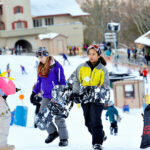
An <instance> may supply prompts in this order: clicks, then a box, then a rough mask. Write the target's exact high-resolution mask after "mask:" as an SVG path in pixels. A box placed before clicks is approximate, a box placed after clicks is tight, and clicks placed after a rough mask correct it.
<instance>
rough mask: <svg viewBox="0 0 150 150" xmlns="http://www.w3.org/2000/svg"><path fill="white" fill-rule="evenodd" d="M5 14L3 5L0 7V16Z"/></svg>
mask: <svg viewBox="0 0 150 150" xmlns="http://www.w3.org/2000/svg"><path fill="white" fill-rule="evenodd" d="M2 14H3V7H2V5H0V15H2Z"/></svg>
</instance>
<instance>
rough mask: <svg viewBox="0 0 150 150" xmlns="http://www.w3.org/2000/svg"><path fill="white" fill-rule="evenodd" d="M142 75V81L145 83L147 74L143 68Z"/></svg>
mask: <svg viewBox="0 0 150 150" xmlns="http://www.w3.org/2000/svg"><path fill="white" fill-rule="evenodd" d="M142 74H143V79H144V80H145V81H146V82H147V74H148V71H147V69H146V68H144V69H143V70H142Z"/></svg>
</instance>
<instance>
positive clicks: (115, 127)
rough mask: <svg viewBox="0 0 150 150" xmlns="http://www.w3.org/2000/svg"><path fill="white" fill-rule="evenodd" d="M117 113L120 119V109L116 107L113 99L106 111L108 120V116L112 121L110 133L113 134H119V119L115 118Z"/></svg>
mask: <svg viewBox="0 0 150 150" xmlns="http://www.w3.org/2000/svg"><path fill="white" fill-rule="evenodd" d="M115 115H116V116H117V120H119V118H120V117H119V114H118V110H117V109H116V108H115V107H114V103H113V102H112V101H109V102H108V108H107V112H106V120H108V119H107V117H109V121H110V134H111V135H113V134H114V135H117V133H118V125H117V120H115Z"/></svg>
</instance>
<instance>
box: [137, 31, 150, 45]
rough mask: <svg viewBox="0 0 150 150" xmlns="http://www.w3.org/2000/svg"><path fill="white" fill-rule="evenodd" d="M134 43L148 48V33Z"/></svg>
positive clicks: (149, 37) (149, 32)
mask: <svg viewBox="0 0 150 150" xmlns="http://www.w3.org/2000/svg"><path fill="white" fill-rule="evenodd" d="M134 42H135V43H137V44H142V45H147V46H150V31H148V32H146V33H145V34H143V35H142V36H140V37H139V38H137V39H136V40H135V41H134Z"/></svg>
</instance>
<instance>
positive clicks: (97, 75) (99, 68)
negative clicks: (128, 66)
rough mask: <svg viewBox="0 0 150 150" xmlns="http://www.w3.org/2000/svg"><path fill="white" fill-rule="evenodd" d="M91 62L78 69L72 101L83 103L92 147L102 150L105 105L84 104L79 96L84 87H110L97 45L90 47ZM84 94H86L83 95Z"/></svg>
mask: <svg viewBox="0 0 150 150" xmlns="http://www.w3.org/2000/svg"><path fill="white" fill-rule="evenodd" d="M87 54H88V57H89V60H88V61H87V62H85V63H83V64H81V65H79V66H78V67H77V69H76V70H75V73H74V79H73V93H72V95H71V98H70V100H73V101H74V102H76V103H80V102H81V107H82V109H83V115H84V119H85V126H86V127H87V128H88V131H89V132H90V134H91V136H92V145H93V149H94V150H102V144H103V141H104V140H106V136H105V133H104V131H103V125H102V120H101V115H102V111H103V108H104V107H103V104H102V103H96V102H90V99H89V102H86V103H82V98H81V100H80V95H79V94H78V93H79V91H80V88H81V86H82V87H89V88H90V87H91V86H92V87H95V86H100V87H101V86H103V87H109V84H110V81H109V75H108V71H107V69H106V68H105V66H106V61H105V59H104V58H103V57H102V56H101V50H100V49H99V47H98V46H97V45H95V44H93V45H90V46H89V47H88V49H87ZM83 94H84V93H83ZM85 94H86V93H85Z"/></svg>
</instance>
